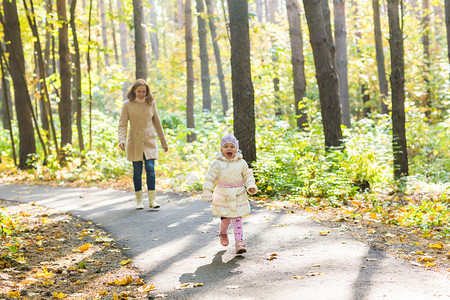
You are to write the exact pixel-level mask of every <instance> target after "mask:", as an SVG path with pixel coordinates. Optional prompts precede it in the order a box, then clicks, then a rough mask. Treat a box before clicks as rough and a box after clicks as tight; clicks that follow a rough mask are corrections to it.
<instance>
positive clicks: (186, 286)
mask: <svg viewBox="0 0 450 300" xmlns="http://www.w3.org/2000/svg"><path fill="white" fill-rule="evenodd" d="M199 286H203V283H198V282H186V283H183V284H182V285H180V286H179V287H177V288H175V289H177V290H181V289H192V288H195V287H199Z"/></svg>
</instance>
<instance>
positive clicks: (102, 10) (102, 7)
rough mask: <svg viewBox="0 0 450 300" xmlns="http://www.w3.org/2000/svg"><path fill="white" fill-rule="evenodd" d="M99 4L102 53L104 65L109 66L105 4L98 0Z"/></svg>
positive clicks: (102, 0)
mask: <svg viewBox="0 0 450 300" xmlns="http://www.w3.org/2000/svg"><path fill="white" fill-rule="evenodd" d="M99 6H100V20H101V22H102V39H103V54H104V56H105V66H106V67H109V53H108V51H109V47H108V38H107V33H106V17H105V4H104V0H99Z"/></svg>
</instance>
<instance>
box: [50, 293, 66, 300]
mask: <svg viewBox="0 0 450 300" xmlns="http://www.w3.org/2000/svg"><path fill="white" fill-rule="evenodd" d="M53 297H55V298H57V299H62V298H65V297H66V295H64V294H63V293H58V292H54V293H53Z"/></svg>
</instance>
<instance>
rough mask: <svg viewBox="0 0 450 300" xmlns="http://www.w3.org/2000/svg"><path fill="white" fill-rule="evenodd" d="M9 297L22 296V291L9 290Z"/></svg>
mask: <svg viewBox="0 0 450 300" xmlns="http://www.w3.org/2000/svg"><path fill="white" fill-rule="evenodd" d="M8 297H14V298H20V293H19V292H18V291H11V292H8Z"/></svg>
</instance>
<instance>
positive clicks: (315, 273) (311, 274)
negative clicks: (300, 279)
mask: <svg viewBox="0 0 450 300" xmlns="http://www.w3.org/2000/svg"><path fill="white" fill-rule="evenodd" d="M321 274H322V273H321V272H308V274H306V276H319V275H321Z"/></svg>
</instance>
